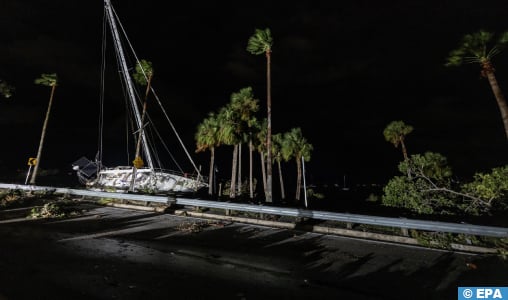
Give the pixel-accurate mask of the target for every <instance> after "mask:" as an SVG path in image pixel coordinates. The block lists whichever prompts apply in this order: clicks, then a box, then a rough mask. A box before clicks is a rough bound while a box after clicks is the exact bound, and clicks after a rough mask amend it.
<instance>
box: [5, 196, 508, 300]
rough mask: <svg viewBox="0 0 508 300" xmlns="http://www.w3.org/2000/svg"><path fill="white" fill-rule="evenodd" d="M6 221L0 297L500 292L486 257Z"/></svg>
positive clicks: (164, 216) (322, 241)
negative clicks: (487, 288) (466, 288)
mask: <svg viewBox="0 0 508 300" xmlns="http://www.w3.org/2000/svg"><path fill="white" fill-rule="evenodd" d="M6 216H7V214H4V215H2V216H1V217H0V218H1V219H0V299H143V298H144V299H408V298H412V299H457V287H459V286H503V285H504V286H507V285H508V262H507V261H504V260H502V259H501V258H499V257H498V256H496V255H475V254H469V253H459V252H449V251H441V250H432V249H425V248H421V247H415V246H407V245H397V244H390V243H383V242H375V241H366V240H360V239H351V238H344V237H339V236H333V235H322V234H317V233H309V232H304V231H299V230H286V229H280V228H269V227H264V226H255V225H246V224H239V223H232V222H227V221H217V220H205V219H198V218H190V217H182V216H175V215H173V214H171V213H155V212H147V211H137V210H130V209H122V208H114V207H103V206H87V207H86V212H85V214H84V215H82V216H79V217H74V218H69V219H62V220H57V219H35V220H34V219H27V218H24V217H20V216H19V214H18V215H16V214H10V215H8V217H6ZM2 297H3V298H2Z"/></svg>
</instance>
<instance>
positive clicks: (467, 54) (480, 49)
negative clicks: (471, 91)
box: [445, 30, 508, 139]
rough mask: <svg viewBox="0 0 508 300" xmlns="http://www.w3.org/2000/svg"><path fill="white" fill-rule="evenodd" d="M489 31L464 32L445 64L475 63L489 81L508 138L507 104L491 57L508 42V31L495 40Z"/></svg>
mask: <svg viewBox="0 0 508 300" xmlns="http://www.w3.org/2000/svg"><path fill="white" fill-rule="evenodd" d="M494 37H495V35H494V34H493V33H491V32H487V31H484V30H480V31H478V32H475V33H472V34H466V35H465V36H464V37H463V38H462V43H461V44H460V46H459V47H458V48H457V49H454V50H452V51H451V52H450V54H449V56H448V58H447V62H446V64H445V66H460V65H462V64H463V63H477V64H479V65H480V68H481V75H482V77H486V78H487V80H488V81H489V84H490V87H491V89H492V92H493V93H494V97H495V98H496V101H497V106H498V107H499V111H500V113H501V119H502V121H503V124H504V130H505V134H506V138H507V139H508V105H507V103H506V99H505V97H504V95H503V93H502V91H501V88H500V87H499V84H498V82H497V79H496V76H495V74H494V72H495V69H494V66H493V64H492V59H493V57H494V56H496V55H497V54H498V53H500V52H501V49H502V48H504V47H505V46H506V45H507V44H508V32H504V33H502V34H500V35H499V36H498V37H497V39H496V40H494Z"/></svg>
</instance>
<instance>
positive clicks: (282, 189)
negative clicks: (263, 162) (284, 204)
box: [277, 160, 286, 200]
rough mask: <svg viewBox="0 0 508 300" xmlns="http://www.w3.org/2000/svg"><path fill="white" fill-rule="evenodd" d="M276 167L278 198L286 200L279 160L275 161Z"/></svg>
mask: <svg viewBox="0 0 508 300" xmlns="http://www.w3.org/2000/svg"><path fill="white" fill-rule="evenodd" d="M277 166H278V167H279V182H280V197H281V199H282V200H284V199H286V193H285V192H284V180H283V179H282V167H281V164H280V160H277Z"/></svg>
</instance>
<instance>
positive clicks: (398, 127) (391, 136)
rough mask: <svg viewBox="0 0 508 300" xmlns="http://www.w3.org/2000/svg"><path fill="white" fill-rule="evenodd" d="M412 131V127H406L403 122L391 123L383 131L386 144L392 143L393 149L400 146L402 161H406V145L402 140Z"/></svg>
mask: <svg viewBox="0 0 508 300" xmlns="http://www.w3.org/2000/svg"><path fill="white" fill-rule="evenodd" d="M412 131H413V127H412V126H410V125H406V124H405V123H404V122H403V121H392V122H391V123H390V124H388V125H387V126H386V128H385V130H384V131H383V134H384V136H385V140H386V141H387V142H390V143H392V144H393V145H394V146H395V148H398V147H399V145H401V148H402V155H403V156H404V160H407V159H408V155H407V150H406V145H405V143H404V139H405V138H406V135H408V134H410V133H411V132H412Z"/></svg>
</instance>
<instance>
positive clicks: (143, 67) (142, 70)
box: [131, 59, 153, 191]
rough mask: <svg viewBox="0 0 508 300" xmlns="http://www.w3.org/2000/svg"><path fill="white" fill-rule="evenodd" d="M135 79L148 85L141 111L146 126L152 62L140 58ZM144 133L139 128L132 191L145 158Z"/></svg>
mask: <svg viewBox="0 0 508 300" xmlns="http://www.w3.org/2000/svg"><path fill="white" fill-rule="evenodd" d="M132 77H133V78H134V80H135V81H136V82H137V83H138V84H139V85H141V86H146V90H145V99H144V101H143V112H142V113H141V124H142V126H144V125H143V124H144V122H145V116H146V102H147V100H148V94H149V93H150V89H151V87H152V86H151V83H152V78H153V68H152V63H151V62H149V61H147V60H144V59H142V60H140V61H139V62H138V64H136V72H135V73H134V74H133V75H132ZM143 135H144V129H143V127H141V128H139V134H138V140H137V143H136V154H135V155H134V161H133V165H134V167H133V168H132V180H131V191H133V190H134V183H135V181H136V169H139V168H141V167H143V160H142V159H141V157H140V155H139V152H140V150H141V140H142V138H143Z"/></svg>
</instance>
